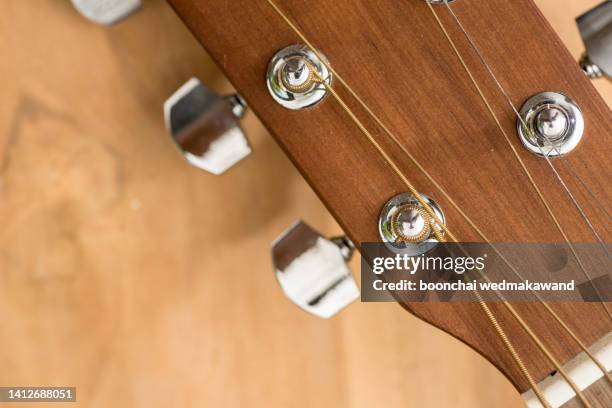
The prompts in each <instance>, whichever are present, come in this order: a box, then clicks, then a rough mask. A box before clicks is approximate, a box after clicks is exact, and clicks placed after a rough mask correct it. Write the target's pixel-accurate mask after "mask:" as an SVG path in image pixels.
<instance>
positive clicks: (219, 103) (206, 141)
mask: <svg viewBox="0 0 612 408" xmlns="http://www.w3.org/2000/svg"><path fill="white" fill-rule="evenodd" d="M246 109H247V105H246V102H245V101H244V99H242V97H241V96H240V95H238V94H234V95H229V96H224V97H222V96H219V95H217V94H216V93H215V92H213V91H212V90H210V89H209V88H208V87H206V86H204V85H203V84H202V83H201V82H200V81H199V80H198V79H197V78H191V79H190V80H189V81H187V83H185V85H183V86H182V87H181V88H180V89H179V90H178V91H176V92H175V93H174V95H172V96H171V97H170V98H169V99H168V100H167V101H166V103H165V104H164V119H165V122H166V128H167V130H168V133H170V135H171V136H172V140H173V141H174V142H175V143H176V146H177V147H178V148H179V151H180V152H181V153H182V154H183V156H184V157H185V159H187V161H188V162H189V163H190V164H191V165H193V166H194V167H197V168H199V169H202V170H205V171H207V172H209V173H212V174H216V175H218V174H221V173H223V172H225V171H226V170H227V169H229V168H230V167H232V166H234V165H235V164H237V163H238V162H239V161H241V160H242V159H244V158H245V157H246V156H248V155H249V154H251V146H250V145H249V142H248V140H247V138H246V135H245V133H244V131H243V130H242V128H241V127H240V123H239V122H240V119H241V118H242V117H243V116H244V114H245V112H246Z"/></svg>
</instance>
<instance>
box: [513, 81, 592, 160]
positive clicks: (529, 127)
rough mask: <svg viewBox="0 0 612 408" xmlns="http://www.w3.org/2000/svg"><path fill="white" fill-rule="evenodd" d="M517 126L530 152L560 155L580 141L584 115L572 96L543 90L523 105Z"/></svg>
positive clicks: (540, 154)
mask: <svg viewBox="0 0 612 408" xmlns="http://www.w3.org/2000/svg"><path fill="white" fill-rule="evenodd" d="M517 128H518V133H519V136H520V139H521V142H522V143H523V145H524V146H525V147H526V148H527V150H529V151H530V152H531V153H533V154H536V155H538V156H547V157H560V156H563V155H566V154H568V153H569V152H571V151H572V150H574V149H575V148H576V147H577V146H578V144H579V143H580V140H581V139H582V135H583V133H584V117H583V115H582V112H581V111H580V108H579V107H578V105H576V103H575V102H574V101H573V100H571V99H570V98H569V97H567V96H565V95H563V94H560V93H557V92H542V93H539V94H537V95H534V96H532V97H531V98H529V99H528V100H527V101H526V102H525V103H524V104H523V106H522V107H521V110H520V119H518V120H517Z"/></svg>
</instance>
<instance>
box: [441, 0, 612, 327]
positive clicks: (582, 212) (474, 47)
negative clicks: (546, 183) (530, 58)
mask: <svg viewBox="0 0 612 408" xmlns="http://www.w3.org/2000/svg"><path fill="white" fill-rule="evenodd" d="M443 1H444V4H445V5H446V7H447V9H448V11H449V12H450V14H451V15H452V16H453V19H454V20H455V22H456V23H457V26H458V27H459V29H460V30H461V32H462V33H463V35H464V36H465V38H466V39H467V41H468V42H469V44H470V46H471V47H472V49H473V50H474V51H475V52H476V54H477V55H478V58H479V59H480V61H481V63H482V65H483V66H484V67H485V68H486V70H487V72H488V73H489V75H490V76H491V78H492V79H493V81H494V82H495V85H496V86H497V88H498V89H499V91H500V92H501V93H502V95H503V96H504V98H505V99H506V102H507V103H508V105H510V107H511V108H512V110H513V111H514V114H515V115H516V117H517V118H518V120H519V121H520V123H521V126H522V127H523V129H525V131H527V132H528V133H529V136H530V137H533V134H532V132H531V130H530V129H529V127H528V126H527V124H526V123H525V120H524V119H523V117H522V116H521V114H520V113H519V112H518V110H517V108H516V107H515V106H514V104H513V102H512V99H511V98H510V96H509V95H508V92H507V91H506V90H505V89H504V87H503V86H502V85H501V83H500V81H499V80H498V79H497V77H496V75H495V73H494V72H493V69H492V68H491V66H490V65H489V64H488V63H487V62H486V60H485V58H484V56H483V54H482V52H481V51H480V49H479V48H478V47H477V46H476V43H475V42H474V40H473V39H472V37H471V36H470V35H469V33H468V32H467V30H466V29H465V27H464V26H463V24H462V23H461V21H460V19H459V17H458V16H457V14H456V13H455V12H454V11H453V9H452V7H451V6H450V4H449V3H448V0H443ZM453 48H454V49H455V52H456V53H457V54H458V50H457V49H456V47H453ZM457 56H459V54H458V55H457ZM461 59H462V61H461V62H462V64H463V65H464V68H465V69H466V71H469V69H468V68H467V64H465V61H464V60H463V58H461ZM469 75H470V78H471V79H472V82H474V86H475V87H476V88H477V90H478V93H479V94H480V96H481V98H482V99H483V101H484V102H485V104H486V105H487V109H488V110H489V112H490V114H491V115H492V116H493V117H494V119H495V121H496V123H497V125H498V127H499V129H500V130H501V133H502V134H503V136H504V139H505V140H506V142H507V143H508V145H509V146H510V148H511V150H512V153H513V155H514V157H515V158H516V159H517V161H518V162H519V163H520V165H521V168H522V169H523V171H524V172H525V174H526V175H527V177H528V179H529V181H530V183H531V185H532V187H533V188H534V190H535V191H536V193H537V195H538V197H539V198H540V201H541V202H542V204H543V205H544V206H545V208H546V210H547V211H548V213H549V215H550V217H551V218H552V220H553V221H554V223H555V225H556V227H557V229H558V230H559V232H560V233H561V235H562V236H563V238H564V240H565V242H566V243H567V244H568V246H569V248H570V250H571V252H572V254H573V256H574V257H575V258H576V261H577V262H578V265H579V266H580V269H581V270H582V272H583V273H584V275H585V276H586V278H587V279H588V280H589V281H590V282H591V285H592V286H593V289H594V290H595V292H596V293H597V296H598V297H599V300H600V303H601V305H602V307H603V308H604V309H605V311H606V313H607V314H608V317H609V318H610V320H612V314H611V313H610V310H609V309H608V307H607V305H606V303H604V301H603V296H602V295H601V293H600V292H599V289H598V288H597V286H596V285H595V284H594V283H593V281H592V279H591V277H590V275H589V273H588V272H587V270H586V268H585V266H584V264H583V263H582V261H581V260H580V257H579V256H578V253H577V252H576V249H575V248H574V246H573V245H572V244H571V242H570V240H569V237H568V236H567V233H566V232H565V230H564V229H563V227H562V226H561V223H560V222H559V220H558V218H557V217H556V215H555V214H554V212H553V211H552V207H551V206H550V204H549V203H548V202H547V200H546V199H545V197H544V195H543V193H542V192H541V190H540V189H539V187H538V186H537V184H536V181H535V178H534V177H533V175H532V174H531V172H530V171H529V170H528V168H527V166H526V164H525V162H524V161H523V159H522V158H521V157H520V155H519V153H518V152H517V150H516V148H515V147H514V145H513V144H512V142H511V141H510V138H509V137H508V134H507V133H506V131H505V129H504V128H503V126H502V125H501V123H500V122H499V120H498V118H497V115H496V114H495V112H494V111H493V108H492V107H491V105H490V104H489V103H488V101H487V100H486V98H485V96H484V93H483V92H482V90H481V89H480V87H479V86H478V85H477V83H476V80H475V78H474V77H473V75H471V74H469ZM538 148H539V150H540V153H542V156H543V157H544V158H545V159H546V162H547V164H548V166H549V167H550V168H551V169H552V171H553V173H554V175H555V177H556V178H557V180H558V181H559V183H560V184H561V185H562V187H563V188H564V190H565V192H566V193H567V194H568V195H569V197H570V198H571V200H572V202H573V204H574V206H575V207H576V208H577V209H578V211H579V212H580V214H581V216H582V218H583V220H584V221H585V222H586V224H587V226H588V227H589V228H590V229H591V232H592V233H593V234H594V235H595V237H596V238H597V239H598V241H599V243H600V245H601V246H602V248H604V250H605V251H606V252H607V248H606V245H605V244H604V243H603V240H601V238H600V236H599V234H598V233H597V231H596V230H595V228H594V227H593V224H592V223H591V221H590V220H589V218H588V217H587V215H586V214H585V212H584V210H583V209H582V206H580V204H579V203H578V201H577V200H576V198H575V197H574V195H573V194H572V193H571V191H570V190H569V188H568V187H567V185H566V184H565V181H564V180H563V178H562V177H561V175H560V174H559V172H558V171H557V169H556V168H555V166H554V165H553V164H552V162H551V160H550V158H549V157H548V155H547V154H545V153H544V150H543V149H542V147H541V146H539V145H538Z"/></svg>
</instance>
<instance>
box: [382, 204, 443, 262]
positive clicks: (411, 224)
mask: <svg viewBox="0 0 612 408" xmlns="http://www.w3.org/2000/svg"><path fill="white" fill-rule="evenodd" d="M420 196H421V197H422V199H423V201H425V203H426V204H427V205H428V206H429V208H430V209H431V210H432V211H433V213H434V214H435V215H436V217H435V218H434V217H432V216H431V214H430V213H429V212H428V211H427V210H426V209H425V208H424V207H423V205H421V203H419V201H418V200H417V198H416V197H415V196H414V195H413V194H410V193H401V194H398V195H396V196H394V197H392V198H391V199H390V200H389V201H388V202H387V204H385V206H384V207H383V209H382V211H381V213H380V217H379V220H378V232H379V234H380V238H381V239H382V241H383V242H384V243H385V245H386V246H387V248H389V250H391V251H392V252H396V253H402V254H407V255H409V256H419V255H422V254H424V253H427V252H429V251H431V250H432V249H433V248H434V247H435V246H436V245H438V243H439V242H440V241H441V240H442V238H443V232H442V231H441V228H440V226H439V225H438V224H437V223H436V218H437V219H438V220H439V221H441V222H442V223H446V221H445V218H444V213H443V212H442V209H441V208H440V206H439V205H438V203H436V202H435V201H434V200H433V199H431V198H429V197H427V196H426V195H424V194H421V195H420Z"/></svg>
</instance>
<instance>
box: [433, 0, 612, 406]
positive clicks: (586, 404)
mask: <svg viewBox="0 0 612 408" xmlns="http://www.w3.org/2000/svg"><path fill="white" fill-rule="evenodd" d="M444 4H445V5H446V6H447V7H448V9H449V10H450V11H451V13H452V9H451V7H450V6H449V4H448V2H447V1H446V0H444ZM427 5H428V7H429V9H430V11H431V13H432V14H433V16H434V17H435V19H436V21H437V22H438V24H439V25H440V28H441V29H442V31H443V33H444V35H445V37H446V38H447V40H448V42H449V44H450V45H451V47H452V48H453V51H454V52H455V54H456V55H457V57H458V59H459V60H460V62H461V64H462V66H463V68H464V69H465V71H466V73H467V74H468V76H469V77H470V79H471V81H472V83H473V84H474V87H475V88H476V90H477V91H478V93H479V95H480V97H481V98H482V100H483V102H484V104H485V105H486V107H487V109H488V110H489V112H490V114H491V115H492V116H493V119H494V120H495V122H496V124H497V126H498V127H499V129H500V130H501V132H502V134H503V135H504V137H505V139H506V141H507V143H508V144H509V145H510V147H511V148H512V151H513V152H514V154H515V156H516V158H517V160H518V161H519V163H520V164H521V166H522V167H523V169H524V170H525V172H526V174H527V176H528V178H529V180H530V181H531V183H532V185H533V187H534V189H535V190H536V192H537V193H538V195H539V196H540V198H541V200H542V202H543V204H544V205H545V206H546V208H547V210H549V213H550V215H551V217H552V218H553V220H555V223H556V224H557V227H558V228H559V231H560V232H561V234H562V235H563V237H564V238H565V240H566V242H567V244H568V245H569V246H570V248H572V251H573V253H574V255H575V257H576V260H577V261H578V262H579V264H580V265H581V268H582V270H583V272H584V273H585V274H586V276H587V278H588V279H590V277H589V276H588V273H587V272H586V270H585V269H584V267H583V266H582V264H581V263H580V259H579V258H578V256H577V254H576V252H575V251H574V250H573V247H572V246H571V243H570V242H569V240H568V239H567V236H566V235H565V233H564V231H563V230H562V229H561V226H560V224H559V222H558V221H557V219H556V217H555V216H554V214H553V213H552V211H551V210H550V207H549V206H548V204H547V202H546V201H545V199H544V197H543V195H542V194H541V192H540V190H539V189H538V187H537V185H536V184H535V181H534V179H533V177H532V176H531V174H530V173H529V171H528V170H527V168H526V166H525V164H524V163H523V161H522V160H521V159H520V156H519V155H518V152H516V150H515V149H514V146H513V145H512V143H511V142H510V139H509V137H508V135H507V134H506V132H505V130H504V128H503V126H502V125H501V122H500V121H499V119H498V118H497V115H496V114H495V112H494V111H493V109H492V107H491V105H490V104H489V102H488V100H487V99H486V97H485V96H484V93H483V92H482V90H481V89H480V86H479V85H478V83H477V81H476V79H475V78H474V76H473V74H472V72H471V71H470V69H469V68H468V66H467V63H466V62H465V60H464V59H463V57H462V56H461V53H460V52H459V50H458V49H457V47H456V45H455V43H454V42H453V40H452V39H451V37H450V35H449V34H448V32H447V30H446V29H445V27H444V25H443V23H442V21H441V20H440V18H439V17H438V15H437V13H436V12H435V10H434V8H433V6H432V5H431V4H430V3H429V2H427ZM453 14H454V13H453ZM455 17H456V16H455ZM458 24H459V25H460V27H461V29H462V31H463V32H464V34H465V35H466V36H468V35H467V31H466V30H465V29H464V28H463V26H462V25H461V23H460V22H458ZM474 48H475V46H474ZM483 63H484V61H483ZM487 68H488V67H487ZM499 86H500V87H501V84H500V85H499ZM502 89H503V88H502ZM510 104H511V101H510ZM513 109H514V107H513ZM515 112H516V110H515ZM517 113H518V112H517ZM518 116H519V118H521V117H520V115H518ZM521 121H522V118H521ZM522 122H523V121H522ZM523 124H524V122H523ZM515 272H516V271H515ZM519 277H520V275H519ZM593 287H595V286H594V285H593ZM534 293H535V292H534ZM535 294H536V297H537V298H538V300H539V301H540V303H541V304H542V305H544V306H545V308H546V309H547V311H548V312H549V313H550V314H551V315H552V316H553V318H554V319H555V320H556V321H557V322H558V323H559V324H560V325H561V327H562V328H563V329H564V330H565V331H566V332H567V333H568V334H570V336H571V337H572V339H573V340H574V341H575V342H576V343H577V344H578V346H579V347H580V348H581V349H582V350H583V351H584V352H585V354H586V355H587V356H588V357H589V358H590V359H591V360H592V361H593V362H594V363H595V364H596V365H597V367H598V368H599V369H600V370H601V371H602V372H603V374H604V375H605V376H606V378H607V380H608V382H612V380H611V379H610V375H609V373H608V372H607V370H606V369H605V366H604V365H603V364H602V363H601V362H600V361H599V360H598V359H597V358H596V357H595V356H594V355H593V354H592V353H591V352H590V351H589V350H588V348H587V347H586V346H585V345H584V343H583V342H582V341H580V339H579V337H578V336H577V335H576V334H574V333H573V331H572V330H571V329H570V328H569V327H568V326H567V325H566V324H565V323H564V322H563V321H562V319H561V318H560V317H559V316H558V315H557V313H555V312H554V311H553V309H552V308H551V307H550V306H549V305H548V304H547V303H546V302H544V301H543V299H542V298H541V297H540V296H539V295H538V294H537V293H535ZM600 299H601V295H600ZM602 305H604V309H605V310H606V312H608V309H607V307H606V306H605V304H604V303H603V302H602ZM534 340H535V339H534ZM538 347H540V345H539V344H538ZM540 349H541V350H542V351H543V352H544V353H545V354H546V352H545V351H544V350H543V349H542V348H541V347H540ZM547 357H548V358H549V360H551V357H550V356H548V355H547ZM551 362H552V360H551ZM560 373H561V374H563V373H562V372H561V371H560ZM563 377H564V378H565V379H566V381H568V378H567V377H566V376H565V375H563ZM568 383H570V385H572V383H571V382H570V381H568ZM572 388H574V391H576V388H575V387H574V386H572ZM576 394H577V395H578V397H579V399H580V400H581V401H582V403H583V404H584V405H585V406H588V403H587V402H586V401H585V400H584V398H583V397H582V396H581V394H580V393H578V392H577V393H576Z"/></svg>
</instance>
